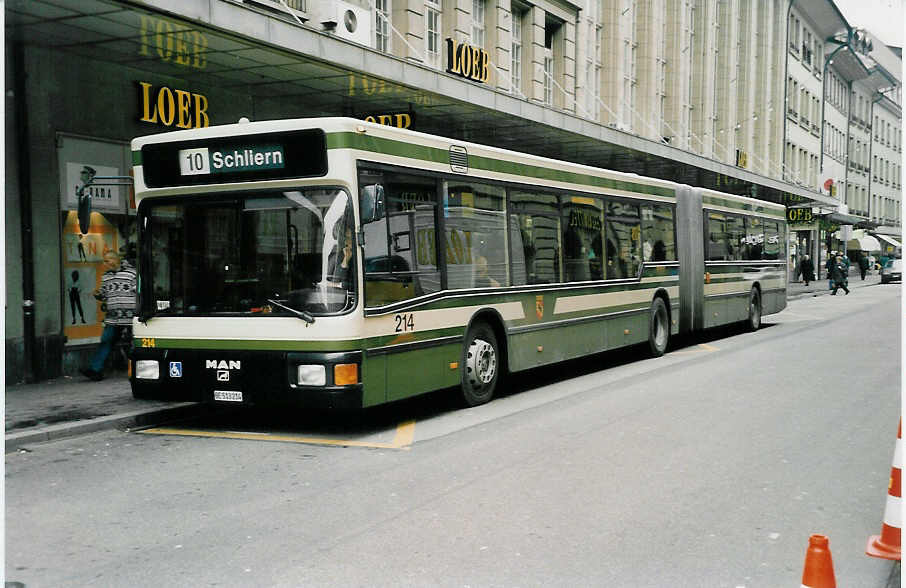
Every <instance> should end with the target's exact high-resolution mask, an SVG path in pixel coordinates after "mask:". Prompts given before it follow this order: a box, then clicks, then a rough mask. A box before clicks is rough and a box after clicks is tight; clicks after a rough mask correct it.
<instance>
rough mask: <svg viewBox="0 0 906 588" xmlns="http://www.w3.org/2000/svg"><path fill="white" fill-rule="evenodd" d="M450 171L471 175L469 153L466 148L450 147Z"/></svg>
mask: <svg viewBox="0 0 906 588" xmlns="http://www.w3.org/2000/svg"><path fill="white" fill-rule="evenodd" d="M450 169H451V170H452V171H453V172H454V173H457V174H467V173H469V153H468V152H467V151H466V148H465V147H460V146H459V145H450Z"/></svg>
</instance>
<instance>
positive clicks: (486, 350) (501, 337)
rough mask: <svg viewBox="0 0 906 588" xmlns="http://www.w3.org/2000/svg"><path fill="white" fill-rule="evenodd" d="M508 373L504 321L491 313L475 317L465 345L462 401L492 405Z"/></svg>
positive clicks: (487, 312) (484, 312)
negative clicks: (491, 402)
mask: <svg viewBox="0 0 906 588" xmlns="http://www.w3.org/2000/svg"><path fill="white" fill-rule="evenodd" d="M506 372H507V344H506V331H505V329H504V327H503V319H502V318H501V317H500V315H499V314H498V313H497V312H496V311H494V310H491V309H488V310H483V311H480V312H478V313H476V314H475V316H473V317H472V320H471V321H469V325H468V327H466V330H465V335H464V336H463V344H462V363H461V384H460V389H461V391H462V401H463V403H464V404H465V405H466V406H478V405H479V404H484V403H486V402H488V401H490V400H491V399H492V398H493V397H494V391H495V390H496V388H497V385H498V384H499V383H500V380H501V379H502V377H503V375H504V374H505V373H506Z"/></svg>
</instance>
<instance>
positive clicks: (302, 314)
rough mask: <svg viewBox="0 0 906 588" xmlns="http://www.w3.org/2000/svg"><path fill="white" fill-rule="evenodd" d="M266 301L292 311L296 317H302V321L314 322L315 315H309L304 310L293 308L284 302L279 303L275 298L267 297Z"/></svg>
mask: <svg viewBox="0 0 906 588" xmlns="http://www.w3.org/2000/svg"><path fill="white" fill-rule="evenodd" d="M267 301H268V302H270V303H271V304H273V305H274V306H278V307H280V308H282V309H283V310H288V311H289V312H291V313H293V314H294V315H296V316H297V317H299V318H300V319H302V320H303V321H305V322H306V323H308V324H313V323H314V322H315V317H313V316H311V315H310V314H308V313H307V312H305V311H304V310H296V309H295V308H290V307H289V306H286V305H285V304H280V303H279V302H277V301H276V300H271V299H270V298H268V299H267Z"/></svg>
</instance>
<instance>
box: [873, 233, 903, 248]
mask: <svg viewBox="0 0 906 588" xmlns="http://www.w3.org/2000/svg"><path fill="white" fill-rule="evenodd" d="M875 237H877V238H878V239H881V240H882V241H886V242H887V243H890V244H891V245H893V246H894V247H902V246H903V244H902V243H900V242H899V241H897V240H896V239H894V238H893V237H888V236H887V235H878V234H876V235H875Z"/></svg>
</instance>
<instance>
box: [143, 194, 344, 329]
mask: <svg viewBox="0 0 906 588" xmlns="http://www.w3.org/2000/svg"><path fill="white" fill-rule="evenodd" d="M140 214H141V216H142V218H141V220H140V226H142V227H143V233H144V235H143V238H142V263H141V269H140V272H141V291H142V295H141V299H142V313H141V314H142V315H143V316H145V317H148V316H154V315H169V316H178V315H199V314H220V313H229V314H237V313H238V314H275V315H284V316H285V315H287V314H296V315H297V316H305V317H310V316H311V315H318V314H333V313H339V312H344V311H346V310H348V309H350V308H352V306H354V304H355V282H356V280H355V271H354V267H355V266H354V252H355V250H356V249H355V244H354V242H353V240H354V235H355V231H354V230H353V224H354V223H353V216H352V199H351V198H350V197H349V194H348V193H347V192H345V191H344V190H340V189H336V188H327V189H303V190H291V191H274V192H255V193H254V194H248V193H245V194H235V195H227V196H226V197H224V196H221V195H218V196H217V197H214V198H203V197H198V196H195V197H191V198H189V199H185V200H183V199H180V200H179V201H174V200H172V199H168V200H167V201H154V200H147V201H145V202H144V203H143V206H142V209H141V211H140ZM294 311H295V312H294Z"/></svg>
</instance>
